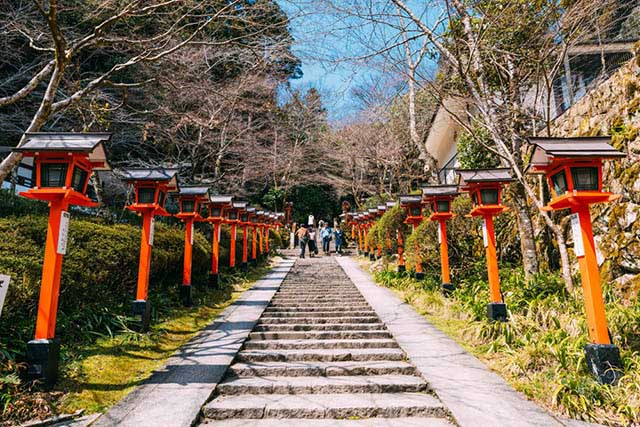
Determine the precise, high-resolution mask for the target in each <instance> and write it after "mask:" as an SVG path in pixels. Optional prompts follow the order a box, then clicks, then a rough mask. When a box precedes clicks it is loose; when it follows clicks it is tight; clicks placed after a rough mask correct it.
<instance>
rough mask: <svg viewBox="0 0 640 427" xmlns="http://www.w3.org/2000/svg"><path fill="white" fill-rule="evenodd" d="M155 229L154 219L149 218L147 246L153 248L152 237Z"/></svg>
mask: <svg viewBox="0 0 640 427" xmlns="http://www.w3.org/2000/svg"><path fill="white" fill-rule="evenodd" d="M155 229H156V219H155V218H151V225H150V226H149V246H153V235H154V233H155Z"/></svg>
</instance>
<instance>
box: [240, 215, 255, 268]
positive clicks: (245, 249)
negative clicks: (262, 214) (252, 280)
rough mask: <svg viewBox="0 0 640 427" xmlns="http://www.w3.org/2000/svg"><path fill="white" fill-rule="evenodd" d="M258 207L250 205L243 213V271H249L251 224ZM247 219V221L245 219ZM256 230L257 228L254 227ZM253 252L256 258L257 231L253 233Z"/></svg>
mask: <svg viewBox="0 0 640 427" xmlns="http://www.w3.org/2000/svg"><path fill="white" fill-rule="evenodd" d="M255 215H256V208H252V207H248V208H247V209H246V210H245V212H244V213H243V217H242V218H243V219H242V271H247V269H248V262H249V261H248V258H249V256H248V255H249V254H248V252H249V247H248V245H249V226H251V225H252V224H253V223H254V221H255V219H254V217H255ZM245 219H246V221H245ZM253 230H254V231H255V228H253ZM252 234H253V235H252V253H253V257H252V258H253V259H255V252H256V236H255V233H252Z"/></svg>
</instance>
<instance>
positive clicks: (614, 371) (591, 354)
mask: <svg viewBox="0 0 640 427" xmlns="http://www.w3.org/2000/svg"><path fill="white" fill-rule="evenodd" d="M584 354H585V357H586V359H587V366H588V367H589V370H590V371H591V373H592V374H593V376H594V377H596V379H597V380H598V382H599V383H600V384H614V385H615V384H616V383H617V382H618V380H620V378H621V377H622V375H623V371H622V361H621V360H620V350H618V347H616V346H615V345H613V344H587V345H586V346H585V347H584Z"/></svg>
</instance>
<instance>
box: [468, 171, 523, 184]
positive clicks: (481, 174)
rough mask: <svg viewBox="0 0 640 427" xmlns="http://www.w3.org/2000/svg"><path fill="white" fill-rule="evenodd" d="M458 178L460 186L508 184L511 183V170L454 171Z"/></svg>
mask: <svg viewBox="0 0 640 427" xmlns="http://www.w3.org/2000/svg"><path fill="white" fill-rule="evenodd" d="M456 172H457V173H458V175H459V176H460V185H466V184H470V183H476V182H510V181H513V177H512V176H511V169H508V168H497V169H456Z"/></svg>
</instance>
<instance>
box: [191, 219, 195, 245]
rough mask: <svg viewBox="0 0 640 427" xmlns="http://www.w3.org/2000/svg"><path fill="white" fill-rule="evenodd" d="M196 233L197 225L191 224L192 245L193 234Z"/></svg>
mask: <svg viewBox="0 0 640 427" xmlns="http://www.w3.org/2000/svg"><path fill="white" fill-rule="evenodd" d="M194 231H195V224H194V223H191V244H192V245H193V233H194Z"/></svg>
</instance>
